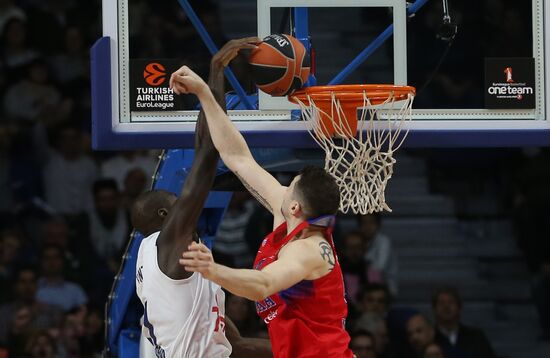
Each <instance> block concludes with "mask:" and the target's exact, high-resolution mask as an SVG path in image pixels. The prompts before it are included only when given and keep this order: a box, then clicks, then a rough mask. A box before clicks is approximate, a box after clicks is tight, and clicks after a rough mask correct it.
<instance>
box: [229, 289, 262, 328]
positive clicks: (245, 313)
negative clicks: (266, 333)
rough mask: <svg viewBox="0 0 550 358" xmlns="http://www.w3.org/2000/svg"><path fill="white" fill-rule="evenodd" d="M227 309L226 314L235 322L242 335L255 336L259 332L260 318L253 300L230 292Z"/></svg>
mask: <svg viewBox="0 0 550 358" xmlns="http://www.w3.org/2000/svg"><path fill="white" fill-rule="evenodd" d="M225 309H226V310H225V314H226V315H227V316H228V317H229V318H231V321H233V323H235V326H237V328H238V329H239V332H240V333H241V335H243V336H249V337H253V336H254V335H255V334H256V333H257V332H258V328H259V327H258V320H257V316H256V312H255V311H254V306H253V304H252V302H250V301H249V300H247V299H246V298H243V297H240V296H235V295H233V294H230V293H228V294H227V295H226V298H225Z"/></svg>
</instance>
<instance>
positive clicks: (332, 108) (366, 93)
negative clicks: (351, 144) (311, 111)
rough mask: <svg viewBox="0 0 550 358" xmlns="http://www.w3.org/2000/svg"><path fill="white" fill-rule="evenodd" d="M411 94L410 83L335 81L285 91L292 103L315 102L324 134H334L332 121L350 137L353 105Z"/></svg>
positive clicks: (413, 91)
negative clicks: (343, 82)
mask: <svg viewBox="0 0 550 358" xmlns="http://www.w3.org/2000/svg"><path fill="white" fill-rule="evenodd" d="M415 94H416V89H415V88H414V87H412V86H397V85H380V84H362V85H336V86H311V87H305V88H302V89H300V90H298V91H296V92H294V93H292V94H291V95H289V96H288V99H289V100H290V101H291V102H293V103H296V104H302V105H304V106H308V107H311V106H315V107H316V108H317V109H318V110H319V114H320V118H319V120H320V121H321V122H322V128H323V130H322V132H323V134H324V135H326V136H327V137H329V136H332V135H334V133H335V131H336V130H335V128H334V126H335V122H336V125H337V126H339V127H344V128H346V130H345V132H346V133H345V135H346V136H348V137H353V136H355V134H356V132H357V121H358V120H357V108H360V107H366V106H376V105H380V104H383V103H387V102H389V101H392V102H398V101H403V100H407V99H408V98H409V97H410V96H413V97H414V95H415ZM343 121H344V122H345V123H342V122H343Z"/></svg>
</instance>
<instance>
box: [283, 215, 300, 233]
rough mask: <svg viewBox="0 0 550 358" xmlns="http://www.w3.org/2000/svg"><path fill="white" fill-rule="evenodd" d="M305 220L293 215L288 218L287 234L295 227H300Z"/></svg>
mask: <svg viewBox="0 0 550 358" xmlns="http://www.w3.org/2000/svg"><path fill="white" fill-rule="evenodd" d="M303 221H304V220H302V219H299V218H296V217H293V216H291V217H290V218H288V219H287V220H286V234H287V235H288V234H290V233H291V232H292V231H293V230H294V229H296V228H297V227H298V225H300V224H301V223H302V222H303Z"/></svg>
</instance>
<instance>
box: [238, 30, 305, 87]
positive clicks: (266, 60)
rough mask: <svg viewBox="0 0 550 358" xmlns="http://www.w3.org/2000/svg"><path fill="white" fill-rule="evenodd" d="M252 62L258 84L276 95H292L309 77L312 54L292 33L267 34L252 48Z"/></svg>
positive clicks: (250, 60) (253, 72)
mask: <svg viewBox="0 0 550 358" xmlns="http://www.w3.org/2000/svg"><path fill="white" fill-rule="evenodd" d="M249 62H250V64H251V65H252V75H253V77H254V81H255V83H256V86H257V87H258V88H259V89H260V90H262V91H264V92H266V93H268V94H270V95H272V96H286V95H289V94H291V93H292V92H294V91H295V90H297V89H300V88H302V86H303V85H304V83H305V82H306V81H307V78H308V76H309V69H310V60H309V54H308V53H307V51H306V48H305V47H304V45H302V43H301V42H300V41H298V39H296V38H294V37H292V36H290V35H285V34H275V35H269V36H267V37H266V38H264V40H263V42H262V43H261V44H259V45H258V48H257V49H255V50H253V51H252V53H251V54H250V59H249Z"/></svg>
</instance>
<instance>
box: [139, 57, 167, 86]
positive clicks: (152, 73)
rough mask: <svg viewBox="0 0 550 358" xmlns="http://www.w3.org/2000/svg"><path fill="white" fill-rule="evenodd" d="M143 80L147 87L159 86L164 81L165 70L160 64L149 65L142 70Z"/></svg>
mask: <svg viewBox="0 0 550 358" xmlns="http://www.w3.org/2000/svg"><path fill="white" fill-rule="evenodd" d="M143 78H144V79H145V82H147V84H148V85H149V86H155V87H156V86H160V85H161V84H163V83H164V81H165V80H166V69H165V68H164V66H163V65H161V64H160V63H157V62H153V63H150V64H148V65H147V66H145V70H143Z"/></svg>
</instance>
